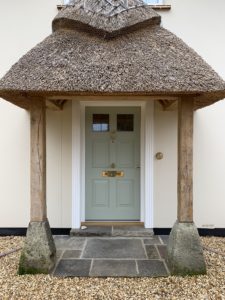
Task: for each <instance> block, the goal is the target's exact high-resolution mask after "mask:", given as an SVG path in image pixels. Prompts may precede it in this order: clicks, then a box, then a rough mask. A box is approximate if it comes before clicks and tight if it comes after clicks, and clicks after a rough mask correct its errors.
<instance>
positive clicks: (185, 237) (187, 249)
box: [167, 222, 206, 276]
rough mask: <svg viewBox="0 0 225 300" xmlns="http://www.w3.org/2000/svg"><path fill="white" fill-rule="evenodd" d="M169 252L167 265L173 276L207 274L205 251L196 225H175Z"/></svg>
mask: <svg viewBox="0 0 225 300" xmlns="http://www.w3.org/2000/svg"><path fill="white" fill-rule="evenodd" d="M167 252H168V258H167V263H168V266H169V269H170V272H171V274H172V275H181V276H185V275H198V274H206V265H205V261H204V256H203V250H202V246H201V242H200V238H199V234H198V230H197V228H196V226H195V224H194V223H179V222H176V223H175V225H174V226H173V228H172V231H171V233H170V236H169V242H168V246H167Z"/></svg>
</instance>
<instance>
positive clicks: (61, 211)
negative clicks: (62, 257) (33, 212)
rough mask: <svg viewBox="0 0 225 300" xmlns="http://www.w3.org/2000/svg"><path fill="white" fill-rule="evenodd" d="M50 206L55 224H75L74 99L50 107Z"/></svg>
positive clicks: (48, 113) (50, 212)
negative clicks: (57, 107) (60, 106)
mask: <svg viewBox="0 0 225 300" xmlns="http://www.w3.org/2000/svg"><path fill="white" fill-rule="evenodd" d="M47 205H48V207H47V209H48V218H49V222H50V225H51V226H52V227H60V228H61V227H71V221H72V220H71V217H72V213H71V206H72V103H71V102H70V101H69V102H67V103H66V104H65V106H64V109H63V111H59V112H56V111H50V110H48V111H47Z"/></svg>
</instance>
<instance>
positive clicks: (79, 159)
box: [72, 99, 154, 229]
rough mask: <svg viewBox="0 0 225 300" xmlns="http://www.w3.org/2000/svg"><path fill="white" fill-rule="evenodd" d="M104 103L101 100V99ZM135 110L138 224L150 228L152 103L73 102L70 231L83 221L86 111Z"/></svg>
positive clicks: (151, 226) (151, 223)
mask: <svg viewBox="0 0 225 300" xmlns="http://www.w3.org/2000/svg"><path fill="white" fill-rule="evenodd" d="M103 100H104V99H103ZM87 106H104V107H105V106H137V107H140V108H141V143H140V145H141V149H140V153H141V174H140V175H141V178H140V183H141V184H140V187H141V189H140V191H141V195H140V206H141V207H140V221H141V222H144V225H145V227H146V228H153V165H154V153H153V142H154V128H153V126H154V101H118V100H117V101H75V100H74V101H72V228H73V229H77V228H80V225H81V222H84V221H85V108H86V107H87Z"/></svg>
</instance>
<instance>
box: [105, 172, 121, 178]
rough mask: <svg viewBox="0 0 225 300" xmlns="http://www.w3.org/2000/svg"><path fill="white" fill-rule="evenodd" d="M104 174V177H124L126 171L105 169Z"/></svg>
mask: <svg viewBox="0 0 225 300" xmlns="http://www.w3.org/2000/svg"><path fill="white" fill-rule="evenodd" d="M102 176H103V177H123V176H124V172H123V171H103V172H102Z"/></svg>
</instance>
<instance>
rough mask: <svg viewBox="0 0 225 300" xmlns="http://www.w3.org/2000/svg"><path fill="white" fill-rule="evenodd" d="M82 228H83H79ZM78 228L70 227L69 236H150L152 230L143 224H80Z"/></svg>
mask: <svg viewBox="0 0 225 300" xmlns="http://www.w3.org/2000/svg"><path fill="white" fill-rule="evenodd" d="M81 228H83V229H81ZM81 228H80V229H71V231H70V235H71V236H80V237H82V236H84V237H88V236H89V237H90V236H102V237H103V236H109V237H117V236H118V237H119V236H120V237H122V236H123V237H151V236H153V235H154V233H153V230H152V229H149V228H144V227H143V226H124V225H116V226H93V225H89V226H88V225H87V226H82V227H81Z"/></svg>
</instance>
